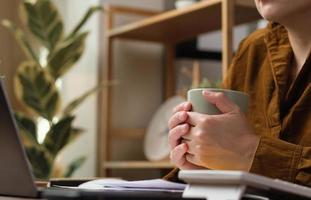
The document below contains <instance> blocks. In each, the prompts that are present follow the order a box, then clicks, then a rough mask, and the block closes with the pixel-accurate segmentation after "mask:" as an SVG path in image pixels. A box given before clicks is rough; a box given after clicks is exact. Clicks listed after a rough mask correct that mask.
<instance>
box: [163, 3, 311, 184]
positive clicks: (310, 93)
mask: <svg viewBox="0 0 311 200" xmlns="http://www.w3.org/2000/svg"><path fill="white" fill-rule="evenodd" d="M255 2H256V5H257V8H258V11H259V12H260V14H261V15H262V17H263V18H265V19H267V20H269V21H270V24H269V25H268V27H267V28H265V29H263V30H259V31H256V32H255V33H253V34H252V35H250V36H249V37H248V38H246V39H245V40H244V41H243V42H242V43H241V45H240V48H239V50H238V52H237V54H236V56H235V58H234V60H233V63H232V65H231V67H230V69H229V73H228V77H227V78H226V79H225V81H224V87H225V88H228V89H232V90H239V91H244V92H246V93H248V94H249V96H250V107H249V113H248V116H244V115H243V113H242V112H240V110H239V108H238V107H237V106H236V105H235V104H234V103H232V102H231V101H230V100H228V99H227V98H226V97H225V96H224V95H223V94H222V93H214V92H209V91H204V92H203V94H202V95H203V96H204V97H205V98H206V100H207V101H209V102H211V103H213V104H215V105H216V106H217V107H218V109H219V110H221V111H222V113H223V114H221V115H212V116H211V115H205V114H200V113H195V112H190V111H191V104H190V103H183V104H181V105H179V106H177V107H176V108H175V110H174V115H173V116H172V117H171V119H170V121H169V127H170V131H169V143H170V146H171V156H170V157H171V161H172V163H174V164H175V165H176V166H177V167H178V168H180V169H202V168H203V169H204V168H208V169H222V170H244V171H249V172H252V173H257V174H261V175H264V176H268V177H272V178H279V179H283V180H286V181H291V182H296V183H298V184H303V185H309V186H311V56H310V50H311V1H310V0H295V1H293V0H255ZM182 138H186V139H187V140H183V139H182ZM171 175H172V174H171ZM169 176H170V175H169ZM169 176H168V177H169Z"/></svg>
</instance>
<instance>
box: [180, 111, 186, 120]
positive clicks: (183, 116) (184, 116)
mask: <svg viewBox="0 0 311 200" xmlns="http://www.w3.org/2000/svg"><path fill="white" fill-rule="evenodd" d="M185 118H186V113H184V112H182V113H180V114H179V119H180V120H185Z"/></svg>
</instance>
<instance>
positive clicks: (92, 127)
mask: <svg viewBox="0 0 311 200" xmlns="http://www.w3.org/2000/svg"><path fill="white" fill-rule="evenodd" d="M54 2H56V4H57V6H58V7H59V9H60V11H61V14H62V16H63V18H64V21H65V29H66V31H67V32H68V31H70V30H72V28H73V26H74V25H76V23H77V22H78V21H79V20H80V19H81V17H82V16H83V15H84V13H85V12H86V11H87V9H88V8H89V7H90V6H92V5H99V4H100V0H88V1H85V0H66V1H64V0H54ZM99 23H100V16H99V14H96V15H94V16H93V17H92V18H91V19H90V21H89V22H88V23H87V24H86V26H85V27H84V28H83V29H84V30H89V31H90V34H89V36H88V38H87V42H86V49H85V52H84V55H83V57H82V58H81V59H80V61H79V62H78V64H77V65H76V66H75V68H74V69H72V70H71V71H70V72H69V73H68V74H67V75H66V76H65V77H64V79H63V89H62V97H63V99H64V102H63V103H64V104H66V103H68V102H69V101H71V100H72V99H73V98H75V97H78V96H79V95H81V94H82V93H84V92H85V91H87V90H88V89H90V88H92V87H94V86H95V85H96V84H97V70H98V54H99V39H98V38H99ZM96 104H97V101H96V96H95V95H94V96H92V97H91V98H89V99H88V100H87V101H86V102H85V103H84V104H83V105H82V106H81V107H79V109H78V110H77V112H76V115H77V118H76V119H75V123H74V124H75V125H76V126H78V127H81V128H83V129H85V130H86V132H85V133H84V134H83V135H82V137H80V138H78V139H77V141H76V142H75V143H73V144H71V145H69V146H68V147H67V148H66V149H65V151H64V152H63V153H62V155H61V157H60V160H59V162H61V163H62V164H67V163H69V162H70V161H71V160H73V159H75V158H77V157H79V156H81V155H84V156H86V157H87V161H86V163H84V165H83V166H82V167H81V168H80V169H79V170H78V171H77V173H75V176H79V177H91V176H95V169H96V160H95V159H96V135H97V132H96V129H97V127H96V116H97V108H96Z"/></svg>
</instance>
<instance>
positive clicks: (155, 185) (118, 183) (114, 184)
mask: <svg viewBox="0 0 311 200" xmlns="http://www.w3.org/2000/svg"><path fill="white" fill-rule="evenodd" d="M79 188H82V189H97V190H98V189H108V190H137V191H169V192H183V191H184V189H185V188H186V184H182V183H174V182H169V181H165V180H163V179H151V180H141V181H125V180H119V179H98V180H93V181H89V182H86V183H83V184H81V185H80V186H79Z"/></svg>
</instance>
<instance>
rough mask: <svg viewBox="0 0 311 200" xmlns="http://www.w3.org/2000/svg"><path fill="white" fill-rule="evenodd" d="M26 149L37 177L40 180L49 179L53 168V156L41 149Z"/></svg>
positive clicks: (34, 147)
mask: <svg viewBox="0 0 311 200" xmlns="http://www.w3.org/2000/svg"><path fill="white" fill-rule="evenodd" d="M25 149H26V153H27V156H28V159H29V161H30V163H31V166H32V171H33V174H34V175H35V177H36V178H38V179H45V180H46V179H48V178H49V176H50V174H51V170H52V166H53V159H52V156H51V155H50V154H49V153H48V152H47V151H46V150H45V149H44V148H41V147H37V146H26V148H25Z"/></svg>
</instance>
